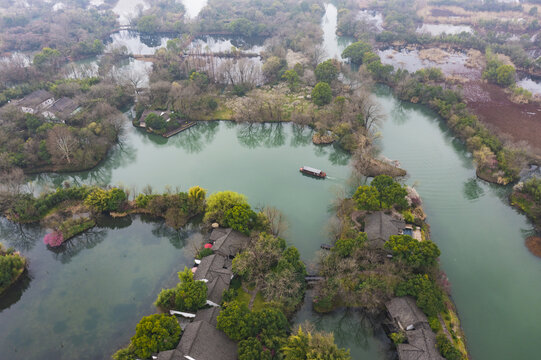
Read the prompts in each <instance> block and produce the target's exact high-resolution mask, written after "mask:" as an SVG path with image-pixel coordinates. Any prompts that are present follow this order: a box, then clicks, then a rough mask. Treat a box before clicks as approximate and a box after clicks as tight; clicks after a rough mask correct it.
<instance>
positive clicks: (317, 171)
mask: <svg viewBox="0 0 541 360" xmlns="http://www.w3.org/2000/svg"><path fill="white" fill-rule="evenodd" d="M302 168H303V169H304V170H306V171H309V172H311V173H314V174H317V175H319V174H321V170H319V169H314V168H313V167H310V166H303V167H302Z"/></svg>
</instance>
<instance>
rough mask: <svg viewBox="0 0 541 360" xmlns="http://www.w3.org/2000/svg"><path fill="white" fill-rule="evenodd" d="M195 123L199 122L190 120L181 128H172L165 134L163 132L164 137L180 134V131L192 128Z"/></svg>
mask: <svg viewBox="0 0 541 360" xmlns="http://www.w3.org/2000/svg"><path fill="white" fill-rule="evenodd" d="M195 124H197V122H195V121H188V122H186V123H184V124H182V125H181V126H180V127H179V128H176V129H174V130H171V131H168V132H166V133H165V134H163V137H164V138H170V137H171V136H173V135H176V134H178V133H179V132H182V131H184V130H186V129H189V128H191V127H192V126H194V125H195Z"/></svg>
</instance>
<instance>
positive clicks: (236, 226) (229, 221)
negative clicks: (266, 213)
mask: <svg viewBox="0 0 541 360" xmlns="http://www.w3.org/2000/svg"><path fill="white" fill-rule="evenodd" d="M256 222H257V214H256V213H255V212H254V211H253V210H252V208H251V207H250V205H248V204H242V205H236V206H233V207H232V208H230V209H227V210H226V211H225V214H224V226H227V227H230V228H232V229H233V230H237V231H239V232H241V233H243V234H246V235H248V234H250V230H251V229H253V228H254V227H255V225H256Z"/></svg>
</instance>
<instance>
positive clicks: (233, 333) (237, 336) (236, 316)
mask: <svg viewBox="0 0 541 360" xmlns="http://www.w3.org/2000/svg"><path fill="white" fill-rule="evenodd" d="M217 328H218V329H219V330H222V331H223V332H224V333H225V334H226V335H227V336H229V338H230V339H232V340H235V341H240V340H244V339H247V338H249V337H252V336H255V335H256V330H257V329H256V319H254V316H253V315H252V313H251V312H250V310H249V309H248V307H247V306H246V304H244V303H239V302H238V301H233V302H230V303H227V305H226V306H225V307H224V308H222V311H220V314H219V315H218V324H217Z"/></svg>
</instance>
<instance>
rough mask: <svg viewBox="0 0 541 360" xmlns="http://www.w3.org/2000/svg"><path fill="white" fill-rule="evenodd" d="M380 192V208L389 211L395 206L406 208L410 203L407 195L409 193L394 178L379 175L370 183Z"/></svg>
mask: <svg viewBox="0 0 541 360" xmlns="http://www.w3.org/2000/svg"><path fill="white" fill-rule="evenodd" d="M370 185H371V186H373V187H375V188H376V189H377V190H378V192H379V199H380V207H381V208H383V209H388V208H391V207H393V206H395V205H396V206H397V207H399V208H406V207H407V206H408V202H407V200H406V195H408V192H407V191H406V189H405V188H404V187H403V186H401V185H400V184H399V183H397V182H395V181H394V180H393V178H392V177H390V176H388V175H378V176H376V177H375V178H374V180H372V182H371V183H370Z"/></svg>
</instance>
